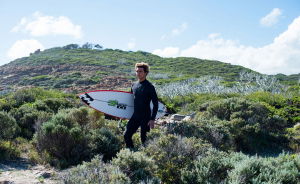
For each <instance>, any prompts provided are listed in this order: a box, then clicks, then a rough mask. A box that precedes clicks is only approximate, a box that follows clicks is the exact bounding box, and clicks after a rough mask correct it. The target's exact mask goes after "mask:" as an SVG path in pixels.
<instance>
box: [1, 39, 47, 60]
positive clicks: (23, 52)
mask: <svg viewBox="0 0 300 184" xmlns="http://www.w3.org/2000/svg"><path fill="white" fill-rule="evenodd" d="M37 49H41V50H44V46H43V45H42V44H41V43H40V42H39V41H37V40H18V41H16V42H15V43H14V44H13V45H12V47H11V48H10V49H9V50H8V52H7V56H8V58H9V59H11V60H14V59H17V58H20V57H25V56H29V54H30V53H32V52H34V51H36V50H37Z"/></svg>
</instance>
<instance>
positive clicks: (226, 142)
mask: <svg viewBox="0 0 300 184" xmlns="http://www.w3.org/2000/svg"><path fill="white" fill-rule="evenodd" d="M166 129H167V133H171V134H176V135H181V136H184V137H196V138H200V139H202V140H206V141H207V142H209V143H210V144H212V146H213V147H215V148H218V149H221V150H224V151H225V150H226V151H228V150H235V147H234V144H233V142H234V141H233V137H232V134H231V133H230V125H229V124H228V123H227V122H226V121H222V120H219V119H214V118H212V119H209V120H207V119H199V118H197V120H195V121H187V122H179V123H172V124H170V125H168V126H167V128H166Z"/></svg>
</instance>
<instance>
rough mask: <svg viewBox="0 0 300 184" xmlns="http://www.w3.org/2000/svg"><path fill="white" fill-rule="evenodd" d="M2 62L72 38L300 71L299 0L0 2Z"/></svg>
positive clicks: (269, 69)
mask: <svg viewBox="0 0 300 184" xmlns="http://www.w3.org/2000/svg"><path fill="white" fill-rule="evenodd" d="M0 41H1V43H0V65H3V64H6V63H9V62H10V61H13V60H14V59H16V58H20V57H25V56H29V54H30V53H32V52H34V51H35V50H37V49H41V50H45V49H49V48H52V47H61V46H65V45H68V44H71V43H75V44H79V45H82V44H84V43H86V42H89V43H94V44H100V45H102V46H103V47H104V48H111V49H121V50H124V51H129V50H130V51H146V52H150V53H153V54H156V55H159V56H161V57H196V58H200V59H211V60H218V61H222V62H226V63H231V64H234V65H241V66H244V67H247V68H250V69H252V70H255V71H258V72H260V73H263V74H278V73H283V74H286V75H290V74H297V73H300V0H243V1H241V0H184V1H183V0H151V1H149V0H148V1H146V0H127V1H125V0H110V1H109V0H43V1H41V0H26V1H24V0H0Z"/></svg>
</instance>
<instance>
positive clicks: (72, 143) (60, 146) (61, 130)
mask: <svg viewBox="0 0 300 184" xmlns="http://www.w3.org/2000/svg"><path fill="white" fill-rule="evenodd" d="M69 113H70V114H72V109H69V110H62V111H59V112H58V113H57V114H56V115H54V116H53V117H52V118H51V119H50V120H49V121H48V122H45V123H43V124H42V125H41V128H39V130H38V132H37V147H38V150H39V151H40V152H42V151H44V150H45V151H47V152H48V153H49V154H50V156H52V157H53V163H51V164H53V165H55V166H57V167H66V166H68V165H72V164H77V163H79V162H80V161H82V160H84V159H86V158H87V157H88V156H89V149H88V146H87V144H88V143H87V139H88V138H87V136H86V135H87V134H86V132H85V131H84V130H83V129H82V128H81V127H80V126H79V124H78V123H76V122H74V120H73V119H72V117H70V116H69Z"/></svg>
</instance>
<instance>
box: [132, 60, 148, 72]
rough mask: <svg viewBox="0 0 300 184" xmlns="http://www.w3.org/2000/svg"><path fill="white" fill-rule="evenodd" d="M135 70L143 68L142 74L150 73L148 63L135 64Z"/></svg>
mask: <svg viewBox="0 0 300 184" xmlns="http://www.w3.org/2000/svg"><path fill="white" fill-rule="evenodd" d="M135 68H144V72H146V73H149V71H150V66H149V64H148V63H144V62H141V63H136V64H135Z"/></svg>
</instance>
